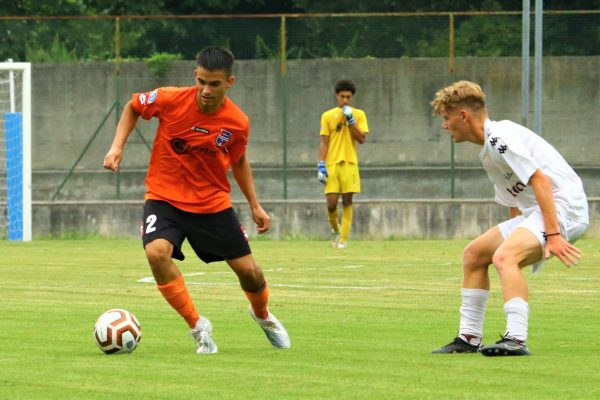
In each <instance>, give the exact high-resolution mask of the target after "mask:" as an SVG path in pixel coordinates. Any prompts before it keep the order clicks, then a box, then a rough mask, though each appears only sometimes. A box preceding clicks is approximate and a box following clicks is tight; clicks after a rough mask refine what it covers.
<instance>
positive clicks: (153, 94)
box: [148, 89, 158, 104]
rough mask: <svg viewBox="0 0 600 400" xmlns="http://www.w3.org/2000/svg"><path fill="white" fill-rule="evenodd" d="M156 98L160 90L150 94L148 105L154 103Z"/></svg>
mask: <svg viewBox="0 0 600 400" xmlns="http://www.w3.org/2000/svg"><path fill="white" fill-rule="evenodd" d="M156 96H158V89H155V90H153V91H152V92H150V96H148V104H152V103H154V101H155V100H156Z"/></svg>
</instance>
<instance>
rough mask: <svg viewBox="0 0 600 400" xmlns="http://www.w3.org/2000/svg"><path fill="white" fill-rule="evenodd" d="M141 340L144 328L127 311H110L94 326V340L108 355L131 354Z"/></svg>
mask: <svg viewBox="0 0 600 400" xmlns="http://www.w3.org/2000/svg"><path fill="white" fill-rule="evenodd" d="M141 338H142V327H141V326H140V323H139V322H138V320H137V318H136V317H135V315H133V314H132V313H130V312H129V311H127V310H122V309H114V310H108V311H106V312H105V313H104V314H102V315H101V316H100V317H99V318H98V320H97V321H96V325H94V340H95V341H96V344H97V345H98V347H99V348H100V350H102V351H103V352H104V353H106V354H118V353H131V352H132V351H133V350H135V348H136V347H137V345H138V343H139V342H140V339H141Z"/></svg>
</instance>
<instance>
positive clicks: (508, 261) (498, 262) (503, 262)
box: [492, 249, 515, 273]
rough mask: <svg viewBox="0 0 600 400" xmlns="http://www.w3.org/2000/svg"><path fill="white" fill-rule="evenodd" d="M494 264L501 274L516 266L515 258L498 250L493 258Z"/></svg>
mask: <svg viewBox="0 0 600 400" xmlns="http://www.w3.org/2000/svg"><path fill="white" fill-rule="evenodd" d="M492 262H493V263H494V266H495V267H496V270H497V271H498V272H499V273H501V272H502V271H504V270H506V269H507V268H510V266H512V265H515V260H514V257H512V256H511V255H510V254H509V253H508V252H506V251H504V250H502V249H498V250H496V252H495V253H494V256H493V257H492Z"/></svg>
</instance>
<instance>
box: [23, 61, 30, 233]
mask: <svg viewBox="0 0 600 400" xmlns="http://www.w3.org/2000/svg"><path fill="white" fill-rule="evenodd" d="M22 99H23V100H22V101H23V241H24V242H29V241H31V236H32V235H31V231H32V229H31V228H32V209H31V111H32V110H31V64H30V63H26V64H25V68H24V69H23V97H22Z"/></svg>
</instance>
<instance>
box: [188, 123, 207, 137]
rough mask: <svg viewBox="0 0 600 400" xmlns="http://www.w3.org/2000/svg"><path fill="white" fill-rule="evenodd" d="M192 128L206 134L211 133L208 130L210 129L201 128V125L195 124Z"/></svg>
mask: <svg viewBox="0 0 600 400" xmlns="http://www.w3.org/2000/svg"><path fill="white" fill-rule="evenodd" d="M192 130H193V131H194V132H200V133H204V134H205V135H208V133H209V132H208V129H206V128H200V127H199V126H195V125H194V126H192Z"/></svg>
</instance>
